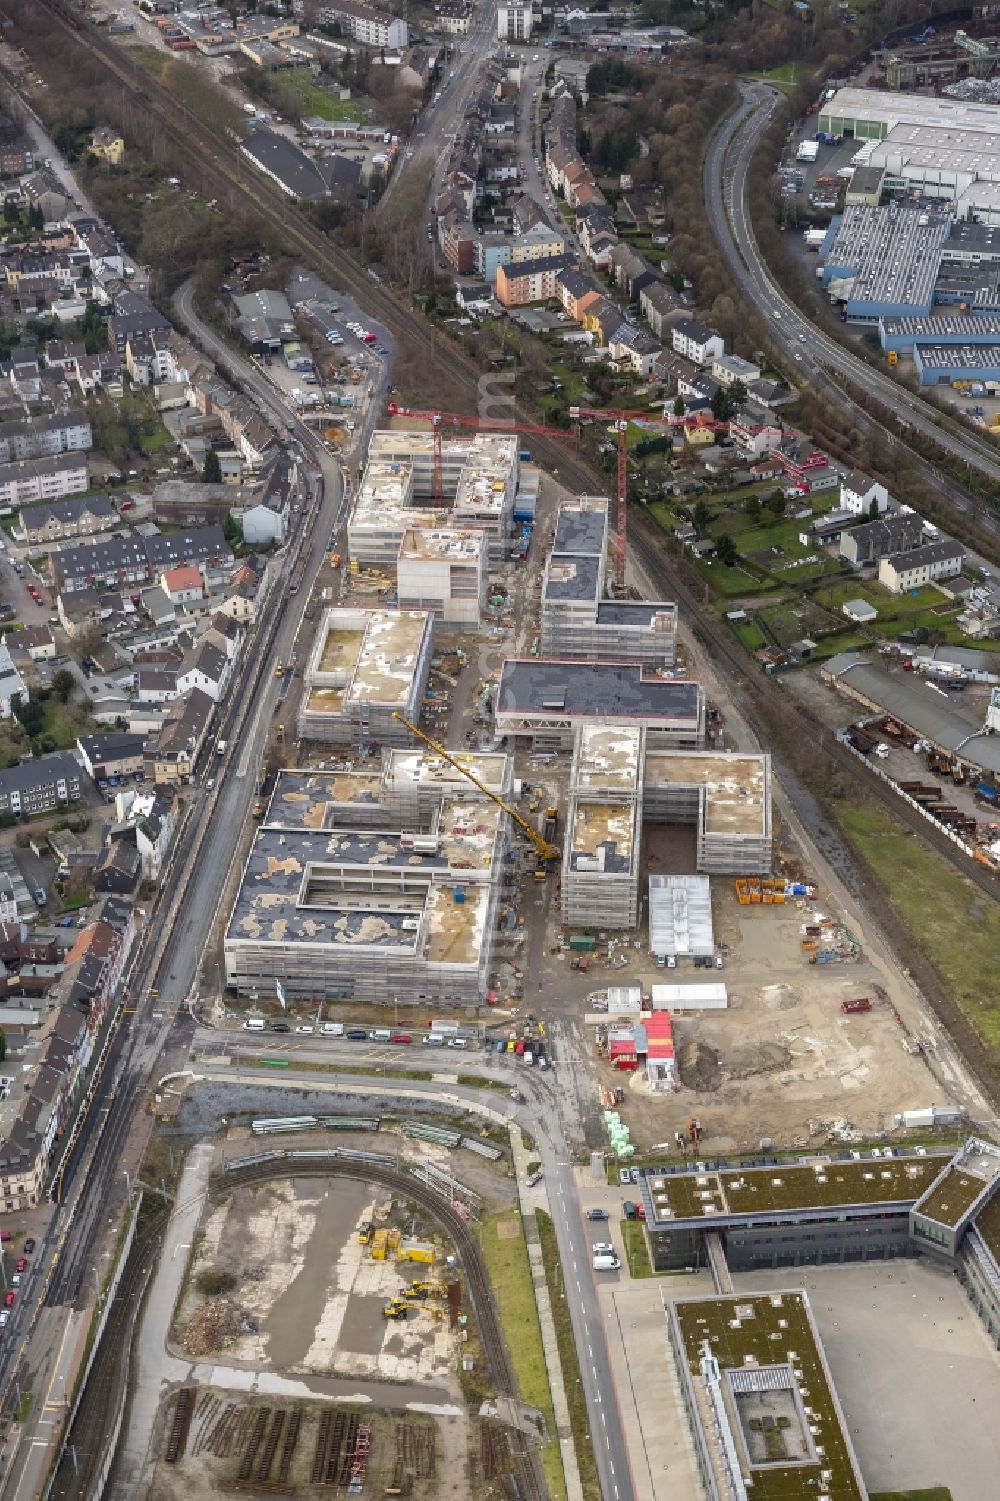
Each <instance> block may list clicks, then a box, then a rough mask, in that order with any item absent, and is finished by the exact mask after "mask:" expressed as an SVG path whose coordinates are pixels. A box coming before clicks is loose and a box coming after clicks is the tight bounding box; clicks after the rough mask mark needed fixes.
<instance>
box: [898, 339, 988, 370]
mask: <svg viewBox="0 0 1000 1501" xmlns="http://www.w3.org/2000/svg"><path fill="white" fill-rule="evenodd" d="M918 348H919V356H920V363H921V365H929V366H931V368H932V369H935V370H980V369H984V368H986V367H988V368H990V369H994V370H995V369H997V368H998V367H1000V344H920V345H919V346H918Z"/></svg>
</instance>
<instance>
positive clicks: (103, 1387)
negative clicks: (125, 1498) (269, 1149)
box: [49, 1159, 554, 1501]
mask: <svg viewBox="0 0 1000 1501" xmlns="http://www.w3.org/2000/svg"><path fill="white" fill-rule="evenodd" d="M362 1170H363V1172H364V1176H365V1181H366V1182H369V1183H379V1184H381V1185H382V1186H383V1187H385V1188H389V1189H392V1190H393V1191H395V1192H398V1193H399V1194H401V1195H402V1196H404V1197H405V1198H407V1199H408V1200H410V1201H411V1202H413V1203H415V1204H419V1205H420V1207H421V1208H422V1209H425V1210H426V1211H427V1212H428V1214H429V1215H430V1216H431V1217H432V1218H433V1219H434V1220H436V1221H437V1223H438V1224H439V1225H440V1226H441V1228H442V1229H443V1230H444V1231H445V1233H446V1234H447V1236H448V1237H449V1239H450V1240H451V1242H452V1245H453V1246H454V1248H455V1251H456V1253H457V1255H458V1259H459V1262H460V1263H461V1266H462V1270H463V1271H464V1273H465V1280H466V1286H467V1288H468V1292H469V1298H470V1299H471V1302H472V1306H473V1309H474V1310H475V1314H476V1321H477V1324H478V1328H479V1335H480V1340H481V1342H482V1347H483V1358H484V1360H485V1362H486V1368H487V1370H488V1371H489V1374H490V1379H491V1381H492V1382H493V1386H494V1389H495V1391H496V1393H497V1396H498V1397H501V1398H503V1397H507V1398H510V1399H515V1400H516V1399H517V1396H518V1392H517V1382H516V1380H515V1378H514V1372H513V1368H512V1366H511V1363H510V1357H509V1355H508V1352H507V1345H506V1342H505V1340H504V1336H503V1330H502V1328H501V1325H500V1319H499V1316H498V1314H497V1310H496V1304H495V1302H494V1299H493V1293H492V1289H491V1288H490V1283H489V1277H488V1276H487V1273H486V1267H485V1265H484V1263H483V1259H482V1253H481V1252H480V1249H479V1243H478V1241H477V1240H476V1237H475V1235H474V1234H473V1232H472V1230H471V1229H470V1227H469V1225H468V1224H467V1223H466V1221H465V1220H463V1219H462V1218H461V1216H460V1215H459V1214H457V1213H456V1212H455V1210H454V1209H452V1207H451V1205H450V1204H449V1203H448V1201H447V1200H446V1199H443V1198H442V1197H441V1196H440V1194H437V1193H435V1192H434V1191H433V1190H432V1189H430V1188H427V1187H426V1186H425V1185H424V1184H422V1183H421V1182H420V1181H419V1180H418V1179H417V1178H414V1177H412V1176H411V1175H410V1174H409V1173H404V1172H398V1171H397V1170H396V1169H395V1168H391V1167H388V1166H384V1165H382V1164H379V1163H370V1162H365V1163H364V1164H363V1165H361V1164H358V1163H347V1162H336V1161H308V1160H302V1159H296V1160H293V1161H291V1162H284V1163H281V1162H274V1161H271V1162H266V1163H255V1164H252V1165H251V1166H249V1167H247V1168H242V1169H237V1170H235V1171H233V1172H230V1173H227V1174H226V1176H225V1177H224V1178H220V1179H217V1180H216V1181H215V1182H214V1183H213V1184H212V1185H211V1187H210V1189H209V1198H210V1199H218V1198H220V1197H222V1196H223V1195H224V1194H227V1193H229V1192H231V1190H232V1189H233V1188H239V1187H243V1186H245V1185H247V1184H254V1183H265V1182H268V1181H270V1180H271V1179H273V1178H276V1177H288V1176H291V1177H296V1178H298V1177H302V1178H306V1177H310V1178H315V1177H323V1178H331V1177H338V1178H357V1177H358V1176H359V1171H362ZM166 1224H167V1212H166V1211H165V1210H163V1211H160V1212H159V1213H158V1214H157V1215H156V1217H155V1219H154V1220H152V1221H151V1222H150V1225H149V1226H148V1228H147V1229H146V1231H145V1232H144V1233H143V1235H142V1237H141V1239H137V1240H136V1242H135V1244H134V1245H133V1247H132V1250H131V1252H130V1253H129V1259H128V1263H127V1265H126V1269H125V1272H124V1274H123V1277H122V1281H121V1284H120V1286H119V1289H118V1292H117V1293H116V1295H115V1299H114V1304H113V1308H112V1312H111V1314H110V1315H109V1318H108V1323H107V1325H106V1327H105V1332H104V1335H103V1337H102V1339H101V1342H100V1344H99V1346H98V1348H97V1353H96V1355H95V1357H94V1364H93V1368H92V1370H91V1374H90V1379H89V1380H88V1382H87V1385H86V1387H85V1389H84V1392H83V1395H82V1397H81V1400H80V1404H79V1407H78V1408H77V1412H76V1415H75V1416H74V1419H73V1422H72V1424H71V1426H70V1429H69V1432H68V1434H67V1439H66V1443H65V1445H64V1448H63V1452H62V1454H61V1456H60V1460H59V1463H58V1466H57V1468H56V1472H55V1477H54V1480H53V1484H52V1487H51V1490H50V1492H49V1495H50V1497H51V1498H52V1501H98V1498H97V1497H96V1496H94V1495H93V1494H92V1488H93V1485H94V1480H95V1477H96V1476H97V1475H98V1474H99V1472H100V1469H101V1465H102V1464H103V1461H104V1457H105V1440H106V1438H107V1435H108V1432H109V1427H110V1424H111V1423H112V1421H113V1416H114V1415H115V1414H116V1413H117V1412H118V1410H119V1404H120V1403H121V1402H123V1401H126V1400H127V1386H128V1368H129V1364H130V1357H131V1344H132V1332H133V1326H134V1322H135V1318H136V1314H137V1313H138V1311H139V1308H140V1306H141V1302H142V1298H143V1295H144V1293H145V1290H146V1286H147V1283H148V1281H149V1278H150V1276H151V1274H152V1270H153V1268H154V1266H155V1263H156V1259H157V1256H158V1254H159V1249H160V1243H161V1241H162V1238H163V1233H164V1230H165V1229H166ZM127 1416H128V1415H127V1412H126V1421H127ZM506 1432H507V1439H508V1445H509V1450H510V1456H511V1466H512V1470H513V1472H514V1474H515V1476H516V1479H517V1484H518V1487H519V1492H518V1494H519V1495H520V1497H521V1498H522V1501H548V1490H547V1488H546V1485H545V1481H544V1478H543V1476H542V1470H541V1465H540V1464H539V1460H538V1454H537V1452H536V1450H535V1448H534V1447H533V1445H532V1444H531V1443H529V1441H528V1439H527V1437H526V1435H525V1434H524V1433H522V1432H521V1430H520V1429H519V1428H513V1427H511V1428H508V1429H507V1430H506ZM553 1438H554V1436H553Z"/></svg>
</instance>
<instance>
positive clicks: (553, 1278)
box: [535, 1209, 601, 1501]
mask: <svg viewBox="0 0 1000 1501" xmlns="http://www.w3.org/2000/svg"><path fill="white" fill-rule="evenodd" d="M535 1221H536V1223H537V1225H538V1238H539V1240H540V1242H541V1246H542V1262H543V1264H544V1266H545V1280H546V1282H547V1283H548V1288H549V1299H550V1301H551V1303H552V1317H553V1320H554V1322H555V1326H556V1341H557V1343H558V1345H559V1364H560V1365H561V1366H562V1373H563V1382H564V1384H565V1387H566V1400H567V1402H568V1404H569V1420H570V1426H571V1427H572V1429H573V1447H574V1449H575V1450H576V1462H577V1466H578V1468H579V1471H580V1484H581V1486H582V1487H583V1495H584V1501H601V1482H600V1479H599V1477H598V1474H597V1465H596V1464H595V1462H594V1449H593V1445H592V1444H591V1442H590V1433H589V1431H588V1419H587V1401H586V1398H585V1397H584V1395H583V1387H582V1386H581V1384H580V1362H579V1360H578V1358H577V1353H576V1342H575V1340H574V1339H573V1324H572V1321H571V1319H570V1314H569V1305H568V1304H567V1302H566V1291H565V1287H564V1285H563V1275H562V1266H561V1265H560V1262H559V1247H558V1245H557V1244H556V1232H555V1230H554V1228H553V1225H552V1220H551V1217H550V1216H549V1215H547V1214H546V1213H545V1211H544V1210H541V1209H540V1210H538V1211H537V1212H536V1214H535Z"/></svg>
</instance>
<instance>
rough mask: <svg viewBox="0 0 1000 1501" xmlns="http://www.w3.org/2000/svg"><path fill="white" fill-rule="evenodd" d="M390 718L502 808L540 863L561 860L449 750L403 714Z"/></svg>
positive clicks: (554, 848) (540, 872)
mask: <svg viewBox="0 0 1000 1501" xmlns="http://www.w3.org/2000/svg"><path fill="white" fill-rule="evenodd" d="M392 717H393V719H398V720H399V722H400V724H404V725H405V726H406V728H407V729H408V730H409V731H410V734H411V735H416V737H417V739H418V740H422V741H423V742H424V744H425V745H429V746H430V748H431V750H432V751H434V753H435V755H438V756H443V757H444V759H445V760H446V761H447V762H448V764H449V766H454V768H455V770H456V771H458V772H461V774H462V776H463V777H465V778H466V779H467V780H468V781H470V782H471V783H472V785H473V786H474V787H478V788H479V790H480V792H481V793H482V794H483V795H484V797H488V798H489V800H490V802H492V803H496V805H497V807H498V808H502V809H503V811H504V812H505V813H506V814H507V816H508V818H512V819H513V820H514V822H515V823H516V824H517V826H518V828H519V829H520V830H521V833H522V834H527V836H528V838H529V839H530V840H531V842H532V844H533V845H534V847H535V853H536V855H537V856H538V858H539V860H540V861H544V862H551V861H553V860H559V859H560V858H561V853H562V852H561V851H560V849H559V846H558V845H557V844H551V843H550V842H549V840H548V839H543V837H542V835H541V834H539V832H538V830H537V829H536V828H533V827H532V825H531V824H530V823H529V822H528V820H527V819H526V818H525V817H524V816H523V814H521V813H519V812H518V811H517V809H516V808H512V807H511V805H510V803H508V802H506V801H505V800H504V799H503V798H502V797H500V796H499V795H498V794H497V793H495V792H491V791H490V789H489V787H487V786H486V783H485V782H481V781H480V780H479V778H478V777H477V776H476V773H475V772H474V771H470V770H469V768H468V766H466V765H464V764H463V762H462V761H460V760H459V758H458V757H457V756H453V755H452V753H451V751H450V750H446V749H445V747H444V746H443V745H441V743H440V742H439V741H437V740H435V739H434V737H433V736H432V735H428V734H427V733H426V732H425V731H424V730H421V729H419V728H418V726H417V725H415V724H413V723H411V721H410V720H409V719H407V718H406V715H405V714H400V713H399V712H398V710H397V711H395V712H394V713H393V716H392ZM551 811H552V816H553V817H554V810H551ZM548 816H549V813H548V812H547V813H546V817H548ZM535 874H536V875H541V876H544V874H545V871H544V868H543V867H542V866H540V867H539V869H538V870H537V871H536V872H535Z"/></svg>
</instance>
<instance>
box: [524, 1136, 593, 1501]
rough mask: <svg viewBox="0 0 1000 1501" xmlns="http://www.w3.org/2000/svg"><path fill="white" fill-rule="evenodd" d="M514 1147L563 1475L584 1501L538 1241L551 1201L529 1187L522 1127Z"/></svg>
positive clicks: (573, 1498) (572, 1494)
mask: <svg viewBox="0 0 1000 1501" xmlns="http://www.w3.org/2000/svg"><path fill="white" fill-rule="evenodd" d="M510 1145H511V1151H512V1153H513V1156H514V1173H515V1176H516V1178H517V1183H518V1191H519V1194H520V1198H521V1215H522V1218H523V1221H524V1239H525V1244H526V1245H527V1248H528V1262H529V1264H530V1266H531V1280H532V1282H533V1283H534V1285H535V1304H536V1306H537V1308H538V1323H539V1325H540V1327H541V1331H542V1349H543V1350H544V1352H545V1369H546V1371H547V1373H548V1378H549V1391H550V1392H551V1394H552V1410H553V1412H554V1413H555V1419H556V1434H557V1437H558V1439H559V1449H560V1453H561V1454H562V1462H563V1474H564V1475H565V1477H566V1494H567V1496H568V1497H569V1501H583V1486H582V1485H581V1484H580V1468H579V1466H578V1464H577V1460H576V1445H575V1444H574V1442H573V1430H572V1427H571V1424H570V1420H569V1403H568V1402H567V1400H566V1383H565V1380H564V1372H563V1368H562V1365H561V1364H560V1361H559V1345H558V1342H557V1340H556V1326H555V1320H554V1319H553V1317H552V1304H551V1302H550V1300H549V1287H548V1283H547V1282H546V1280H545V1268H544V1265H543V1263H542V1247H541V1242H540V1241H539V1238H538V1225H537V1223H536V1221H535V1209H536V1207H538V1204H537V1202H535V1201H545V1202H547V1200H546V1199H545V1194H544V1191H543V1190H542V1189H541V1188H539V1189H528V1188H527V1181H526V1180H527V1177H528V1160H529V1159H528V1153H527V1150H526V1148H525V1145H524V1138H523V1136H522V1135H521V1128H520V1126H515V1125H513V1124H511V1127H510Z"/></svg>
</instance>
